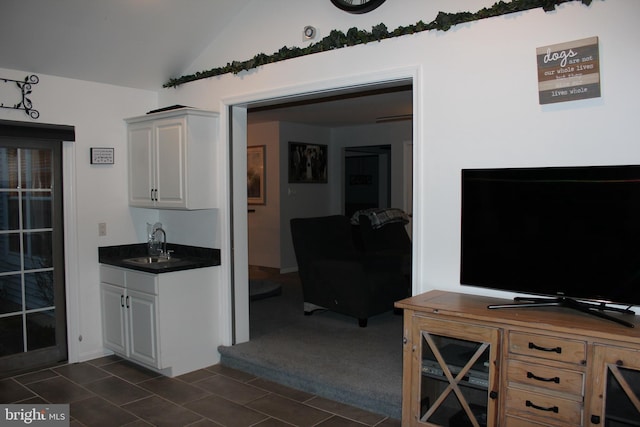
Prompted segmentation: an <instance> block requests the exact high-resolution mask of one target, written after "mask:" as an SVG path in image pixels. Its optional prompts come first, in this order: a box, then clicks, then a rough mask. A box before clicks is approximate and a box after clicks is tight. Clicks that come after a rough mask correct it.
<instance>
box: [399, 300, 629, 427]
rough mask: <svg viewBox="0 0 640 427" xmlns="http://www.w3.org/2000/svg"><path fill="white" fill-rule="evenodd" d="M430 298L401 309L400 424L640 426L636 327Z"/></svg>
mask: <svg viewBox="0 0 640 427" xmlns="http://www.w3.org/2000/svg"><path fill="white" fill-rule="evenodd" d="M508 302H509V301H506V300H501V299H497V298H489V297H483V296H477V295H467V294H460V293H453V292H445V291H431V292H427V293H425V294H421V295H417V296H415V297H411V298H408V299H405V300H402V301H399V302H397V303H396V307H398V308H402V309H404V356H403V357H404V359H403V389H402V395H403V403H402V425H403V426H440V425H442V426H456V427H464V426H475V427H483V426H487V427H490V426H507V427H515V426H518V427H520V426H524V427H527V426H531V427H540V426H556V427H560V426H562V427H564V426H640V316H629V315H626V316H625V319H629V318H631V321H632V323H633V324H635V325H636V327H635V328H628V327H624V326H621V325H618V324H616V323H613V322H610V321H606V320H603V319H599V318H596V317H593V316H589V315H586V314H583V313H579V312H575V311H571V310H567V309H563V308H554V307H547V308H510V309H499V310H489V309H487V306H488V305H490V304H504V303H508Z"/></svg>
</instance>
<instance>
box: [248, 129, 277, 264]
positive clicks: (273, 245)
mask: <svg viewBox="0 0 640 427" xmlns="http://www.w3.org/2000/svg"><path fill="white" fill-rule="evenodd" d="M247 141H248V146H257V145H264V146H265V163H266V177H265V178H266V179H265V195H266V199H265V201H266V203H265V204H264V205H249V213H248V214H247V222H248V228H249V231H248V233H249V248H248V249H249V265H258V266H261V267H272V268H280V179H281V178H282V176H281V172H280V169H281V168H280V162H281V160H280V123H278V122H269V123H258V124H254V125H250V126H248V127H247ZM285 179H286V178H285Z"/></svg>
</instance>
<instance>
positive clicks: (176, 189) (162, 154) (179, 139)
mask: <svg viewBox="0 0 640 427" xmlns="http://www.w3.org/2000/svg"><path fill="white" fill-rule="evenodd" d="M186 149H187V147H186V119H171V120H169V119H167V120H160V121H158V122H157V123H156V125H155V151H156V160H155V162H156V164H155V168H156V189H157V200H156V205H157V206H158V207H168V208H172V207H174V208H183V207H186V193H185V191H186V187H185V167H186V158H185V156H186Z"/></svg>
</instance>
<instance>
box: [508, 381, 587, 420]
mask: <svg viewBox="0 0 640 427" xmlns="http://www.w3.org/2000/svg"><path fill="white" fill-rule="evenodd" d="M506 413H507V415H509V414H511V415H514V416H520V417H523V418H525V419H530V420H532V421H537V422H541V423H546V424H552V425H557V426H568V425H571V426H581V425H582V403H581V402H576V401H574V400H568V399H562V398H559V397H557V396H551V395H544V394H539V393H532V392H530V391H527V390H520V389H517V388H511V387H509V388H508V389H507V399H506Z"/></svg>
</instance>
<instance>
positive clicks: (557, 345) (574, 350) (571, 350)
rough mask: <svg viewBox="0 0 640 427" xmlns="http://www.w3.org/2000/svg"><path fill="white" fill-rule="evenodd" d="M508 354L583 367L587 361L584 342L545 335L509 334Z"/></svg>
mask: <svg viewBox="0 0 640 427" xmlns="http://www.w3.org/2000/svg"><path fill="white" fill-rule="evenodd" d="M509 352H510V353H515V354H521V355H524V356H532V357H536V358H543V359H549V360H557V361H559V362H567V363H573V364H577V365H583V364H584V363H585V361H586V360H587V356H586V355H587V349H586V343H585V342H584V341H573V340H567V339H564V338H556V337H549V336H546V335H535V334H527V333H522V332H511V333H510V334H509Z"/></svg>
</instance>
